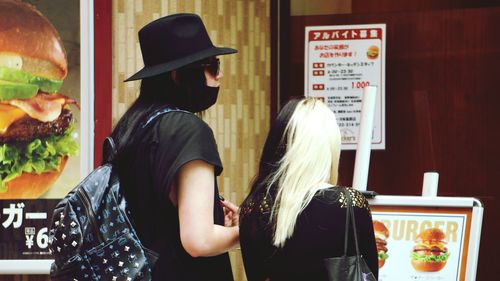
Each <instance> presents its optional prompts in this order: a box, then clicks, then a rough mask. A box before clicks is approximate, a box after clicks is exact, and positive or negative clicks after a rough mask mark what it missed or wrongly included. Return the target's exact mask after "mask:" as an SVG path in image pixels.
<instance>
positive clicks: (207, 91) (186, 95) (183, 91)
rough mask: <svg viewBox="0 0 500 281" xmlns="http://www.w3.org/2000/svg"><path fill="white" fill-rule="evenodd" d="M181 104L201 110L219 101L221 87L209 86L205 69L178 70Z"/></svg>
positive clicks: (195, 110) (191, 108) (188, 108)
mask: <svg viewBox="0 0 500 281" xmlns="http://www.w3.org/2000/svg"><path fill="white" fill-rule="evenodd" d="M177 78H178V81H179V93H178V96H177V97H178V98H179V106H181V107H182V108H184V109H186V110H188V111H191V112H200V111H203V110H206V109H208V108H209V107H211V106H212V105H214V104H215V102H217V97H218V94H219V87H210V86H207V83H206V78H205V72H204V71H203V70H201V71H200V70H199V69H198V70H197V71H193V70H178V71H177Z"/></svg>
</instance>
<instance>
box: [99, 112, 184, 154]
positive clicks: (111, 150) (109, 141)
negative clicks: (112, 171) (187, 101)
mask: <svg viewBox="0 0 500 281" xmlns="http://www.w3.org/2000/svg"><path fill="white" fill-rule="evenodd" d="M169 112H185V113H190V114H192V113H191V112H189V111H186V110H182V109H178V108H177V107H174V106H170V105H167V106H165V107H162V108H159V109H157V110H155V111H153V112H152V113H151V114H149V115H148V116H147V117H146V118H145V120H144V121H143V122H141V125H140V126H139V127H138V128H137V129H136V132H135V133H134V135H135V136H134V140H135V141H137V140H138V139H141V138H140V137H138V136H142V135H143V134H144V133H145V132H146V131H147V128H148V127H149V126H151V124H153V123H154V121H156V120H157V119H158V118H159V117H160V116H162V115H164V114H167V113H169ZM135 141H134V142H135ZM102 151H103V153H102V155H103V162H104V163H111V162H112V161H113V159H115V157H116V155H117V153H118V150H117V147H116V143H115V141H114V139H113V138H112V137H111V136H108V137H106V139H104V142H103V149H102Z"/></svg>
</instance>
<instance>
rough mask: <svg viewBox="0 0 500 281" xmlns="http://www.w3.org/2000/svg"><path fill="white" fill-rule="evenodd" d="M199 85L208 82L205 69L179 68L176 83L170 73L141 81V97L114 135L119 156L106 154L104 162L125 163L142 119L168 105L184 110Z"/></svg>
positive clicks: (112, 134) (119, 123) (117, 125)
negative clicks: (108, 160) (195, 87)
mask: <svg viewBox="0 0 500 281" xmlns="http://www.w3.org/2000/svg"><path fill="white" fill-rule="evenodd" d="M196 83H206V81H205V75H204V71H203V69H182V68H181V69H178V70H177V71H176V80H174V79H173V78H172V73H171V72H167V73H164V74H161V75H157V76H153V77H148V78H144V79H142V81H141V87H140V93H139V97H138V98H137V99H136V100H135V101H134V103H133V104H132V105H131V106H130V108H129V109H128V110H127V111H126V112H125V113H124V114H123V116H122V117H121V118H120V120H119V121H118V123H117V124H116V126H115V128H114V129H113V132H112V133H111V137H112V138H113V140H114V142H115V144H116V152H117V153H116V156H115V157H114V158H110V157H108V156H107V155H103V159H110V160H111V161H112V162H113V163H115V164H116V163H119V162H123V161H122V160H123V159H124V157H125V156H126V155H127V154H128V149H129V148H130V146H131V145H132V144H133V143H134V141H135V139H136V138H135V137H136V135H135V133H136V131H137V128H138V127H139V125H140V124H141V123H142V122H143V120H145V119H146V117H147V116H148V115H150V114H151V113H152V112H154V111H155V110H157V109H159V108H161V107H164V106H166V105H172V106H173V107H177V108H179V109H185V108H186V106H187V105H189V104H190V103H191V102H192V99H194V98H196V97H194V96H193V95H192V94H191V92H192V91H191V87H193V85H194V86H195V85H196Z"/></svg>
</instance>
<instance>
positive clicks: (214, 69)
mask: <svg viewBox="0 0 500 281" xmlns="http://www.w3.org/2000/svg"><path fill="white" fill-rule="evenodd" d="M183 68H205V69H206V70H208V72H209V73H210V75H212V76H214V77H217V76H218V75H219V72H220V60H219V59H218V58H216V59H213V60H210V61H200V62H194V63H192V64H189V65H186V66H185V67H183Z"/></svg>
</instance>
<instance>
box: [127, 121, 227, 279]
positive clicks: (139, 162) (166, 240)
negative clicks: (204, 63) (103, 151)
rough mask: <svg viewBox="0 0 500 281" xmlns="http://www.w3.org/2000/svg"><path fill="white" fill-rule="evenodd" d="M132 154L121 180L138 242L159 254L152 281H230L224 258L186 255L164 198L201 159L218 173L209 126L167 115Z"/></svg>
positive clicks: (174, 213)
mask: <svg viewBox="0 0 500 281" xmlns="http://www.w3.org/2000/svg"><path fill="white" fill-rule="evenodd" d="M130 155H131V157H130V158H129V160H128V161H127V162H129V163H125V165H123V166H124V167H125V168H124V167H123V166H122V167H121V168H120V173H121V175H120V176H121V177H122V178H123V179H124V180H122V182H123V185H124V192H125V196H126V199H127V201H128V204H129V209H130V211H131V216H132V218H133V221H134V225H135V229H136V231H137V232H138V235H139V238H140V239H141V242H142V243H143V244H144V246H145V247H147V248H150V249H152V250H154V251H156V252H158V253H159V254H160V258H159V260H158V261H157V263H156V264H155V266H154V268H153V280H186V281H187V280H189V281H196V280H200V281H202V280H203V281H211V280H218V281H220V280H222V281H226V280H229V281H232V280H233V276H232V272H231V264H230V262H229V256H228V254H227V253H226V254H222V255H219V256H215V257H201V258H193V257H191V256H190V255H189V254H188V253H187V252H186V251H185V250H184V248H183V247H182V244H181V240H180V233H179V215H178V210H177V207H175V206H174V205H173V204H172V203H171V201H170V200H169V199H168V198H169V197H168V195H169V192H170V187H171V186H172V183H173V182H174V181H175V177H176V175H177V173H178V172H179V169H180V168H181V167H182V166H183V165H184V164H186V163H187V162H189V161H192V160H203V161H205V162H207V163H209V164H211V165H213V166H214V172H215V175H216V176H218V175H219V174H220V173H221V172H222V164H221V160H220V157H219V153H218V151H217V145H216V142H215V138H214V136H213V133H212V130H211V129H210V127H208V125H207V124H206V123H205V122H203V121H202V120H201V119H200V118H198V117H197V116H196V115H193V114H192V113H189V112H181V111H175V112H170V113H167V114H165V115H163V116H161V117H160V118H159V120H156V121H155V123H154V124H153V125H152V126H151V127H150V128H149V129H148V130H147V132H145V133H144V134H143V136H140V140H139V141H137V144H136V145H135V147H134V148H133V149H131V153H130ZM214 183H215V192H214V193H215V196H214V202H219V201H218V200H219V199H218V195H219V191H218V187H217V181H216V178H215V177H214ZM214 222H215V223H216V224H219V225H223V224H224V214H223V210H222V207H221V205H220V204H215V203H214Z"/></svg>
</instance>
